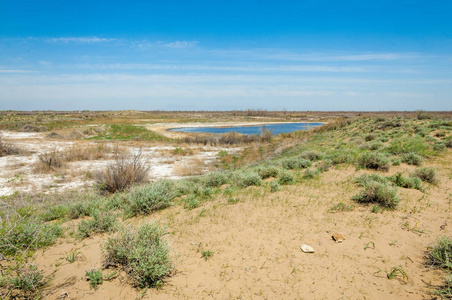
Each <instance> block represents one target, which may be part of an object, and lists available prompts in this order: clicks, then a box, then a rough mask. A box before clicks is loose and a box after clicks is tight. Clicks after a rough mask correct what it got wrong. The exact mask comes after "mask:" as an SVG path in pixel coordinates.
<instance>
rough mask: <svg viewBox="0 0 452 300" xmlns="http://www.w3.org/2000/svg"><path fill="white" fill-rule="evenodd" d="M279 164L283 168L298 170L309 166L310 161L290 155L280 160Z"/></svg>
mask: <svg viewBox="0 0 452 300" xmlns="http://www.w3.org/2000/svg"><path fill="white" fill-rule="evenodd" d="M281 165H282V167H283V168H284V169H289V170H299V169H303V168H308V167H310V166H311V162H310V161H309V160H306V159H303V158H298V157H292V158H286V159H284V160H283V161H282V162H281Z"/></svg>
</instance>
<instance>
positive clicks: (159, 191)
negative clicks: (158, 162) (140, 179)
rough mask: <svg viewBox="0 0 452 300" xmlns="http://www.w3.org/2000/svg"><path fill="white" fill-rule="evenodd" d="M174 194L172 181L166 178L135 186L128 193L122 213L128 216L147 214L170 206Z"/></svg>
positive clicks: (175, 192)
mask: <svg viewBox="0 0 452 300" xmlns="http://www.w3.org/2000/svg"><path fill="white" fill-rule="evenodd" d="M176 196H177V191H176V189H175V187H174V183H173V182H172V181H170V180H167V179H162V180H159V181H156V182H153V183H150V184H147V185H144V186H140V187H135V188H134V189H133V190H132V191H131V192H130V194H129V199H128V201H127V205H126V207H125V210H124V214H125V216H126V217H129V218H130V217H133V216H136V215H145V214H149V213H151V212H152V211H156V210H159V209H163V208H165V207H168V206H170V205H171V201H172V200H173V199H174V198H175V197H176Z"/></svg>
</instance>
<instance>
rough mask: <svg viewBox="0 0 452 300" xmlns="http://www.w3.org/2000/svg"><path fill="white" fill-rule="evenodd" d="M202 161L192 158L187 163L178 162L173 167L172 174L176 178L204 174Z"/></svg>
mask: <svg viewBox="0 0 452 300" xmlns="http://www.w3.org/2000/svg"><path fill="white" fill-rule="evenodd" d="M204 169H205V164H204V161H202V160H201V159H199V158H197V157H192V158H190V159H189V160H187V161H183V162H178V163H176V164H175V165H174V169H173V173H174V174H175V175H178V176H192V175H201V174H202V173H203V172H204Z"/></svg>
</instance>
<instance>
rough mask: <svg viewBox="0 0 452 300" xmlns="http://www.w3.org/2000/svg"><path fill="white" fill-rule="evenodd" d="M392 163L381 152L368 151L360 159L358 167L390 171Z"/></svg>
mask: <svg viewBox="0 0 452 300" xmlns="http://www.w3.org/2000/svg"><path fill="white" fill-rule="evenodd" d="M390 166H391V163H390V161H389V159H388V158H387V157H385V156H384V155H382V154H380V153H375V152H366V153H364V154H363V155H362V156H361V157H360V158H359V160H358V168H364V169H374V170H378V171H388V170H389V167H390Z"/></svg>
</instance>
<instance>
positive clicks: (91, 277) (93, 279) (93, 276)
mask: <svg viewBox="0 0 452 300" xmlns="http://www.w3.org/2000/svg"><path fill="white" fill-rule="evenodd" d="M85 276H86V278H87V279H88V281H89V286H90V287H92V288H93V289H94V290H97V288H98V285H99V284H102V282H104V276H103V275H102V271H101V270H99V269H93V270H89V271H86V272H85Z"/></svg>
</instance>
